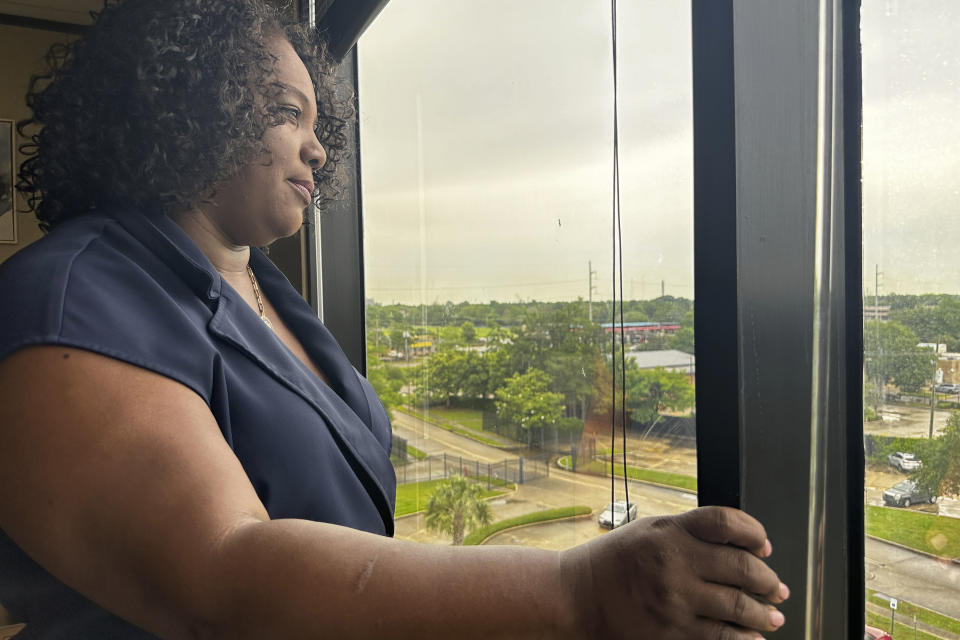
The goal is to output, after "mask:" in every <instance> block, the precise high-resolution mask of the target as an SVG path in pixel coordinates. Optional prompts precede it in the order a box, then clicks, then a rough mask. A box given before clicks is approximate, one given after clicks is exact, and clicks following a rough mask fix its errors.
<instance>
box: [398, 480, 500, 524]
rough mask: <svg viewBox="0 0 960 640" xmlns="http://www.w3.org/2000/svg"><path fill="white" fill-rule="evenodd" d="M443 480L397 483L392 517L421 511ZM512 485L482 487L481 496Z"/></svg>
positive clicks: (495, 493) (498, 492) (498, 491)
mask: <svg viewBox="0 0 960 640" xmlns="http://www.w3.org/2000/svg"><path fill="white" fill-rule="evenodd" d="M443 482H445V481H444V480H442V479H441V480H431V481H429V482H410V483H408V484H400V485H397V508H396V510H395V511H394V513H393V517H394V518H399V517H400V516H405V515H408V514H411V513H416V512H417V511H423V510H424V509H426V508H427V501H428V500H429V499H430V496H431V495H432V494H433V492H434V491H435V490H436V488H437V485H439V484H441V483H443ZM513 486H514V485H512V484H511V485H508V486H504V487H503V488H501V489H484V490H483V493H481V494H480V495H481V497H484V498H490V497H492V496H498V495H500V494H503V493H506V492H507V489H512V488H513Z"/></svg>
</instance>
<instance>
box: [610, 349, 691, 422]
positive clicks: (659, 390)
mask: <svg viewBox="0 0 960 640" xmlns="http://www.w3.org/2000/svg"><path fill="white" fill-rule="evenodd" d="M628 362H632V361H630V360H628ZM626 378H627V408H628V409H629V410H630V411H631V413H632V415H633V419H634V420H636V421H637V422H642V423H648V422H653V421H655V420H657V418H658V417H659V415H660V412H662V411H666V410H670V411H686V410H687V409H689V408H691V407H692V406H693V405H694V402H695V399H696V396H695V393H694V388H693V385H692V384H690V380H689V379H688V378H687V374H685V373H683V372H680V371H667V370H666V369H664V368H663V367H657V368H656V369H638V368H636V367H634V366H630V365H627V371H626Z"/></svg>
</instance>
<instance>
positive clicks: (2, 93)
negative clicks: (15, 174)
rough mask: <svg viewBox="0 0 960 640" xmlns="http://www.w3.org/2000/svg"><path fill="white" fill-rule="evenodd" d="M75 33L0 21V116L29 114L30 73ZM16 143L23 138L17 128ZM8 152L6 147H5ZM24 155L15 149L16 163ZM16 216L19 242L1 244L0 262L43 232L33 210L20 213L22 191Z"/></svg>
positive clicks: (15, 201) (38, 68)
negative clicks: (48, 52) (56, 44)
mask: <svg viewBox="0 0 960 640" xmlns="http://www.w3.org/2000/svg"><path fill="white" fill-rule="evenodd" d="M74 37H76V36H71V35H68V34H63V33H55V32H53V31H44V30H40V29H27V28H23V27H10V26H6V25H0V118H4V119H8V120H22V119H24V118H27V117H29V115H30V111H29V109H27V103H26V95H27V87H28V85H29V83H30V76H31V75H32V74H34V73H37V72H39V71H41V70H43V69H44V63H43V58H44V55H45V54H46V52H47V50H48V49H49V48H50V45H52V44H54V43H55V42H67V41H69V40H72V39H73V38H74ZM14 141H15V143H14V145H15V146H19V144H20V143H21V142H22V140H20V139H19V138H18V137H17V136H16V131H14ZM3 152H5V151H3ZM22 160H23V158H22V157H21V156H20V153H19V151H17V150H16V149H15V150H14V163H15V164H17V165H18V164H19V163H20V162H21V161H22ZM14 198H15V199H14V203H15V211H16V212H17V213H15V214H14V215H16V216H17V242H16V244H0V263H2V262H3V261H4V260H6V259H7V258H9V257H10V256H12V255H13V254H14V253H16V252H17V251H19V250H20V249H22V248H23V247H25V246H27V245H28V244H30V243H31V242H33V241H34V240H37V239H38V238H40V237H41V236H42V235H43V234H42V232H41V231H40V227H38V226H37V219H36V218H35V217H34V216H33V214H32V213H20V211H22V210H23V209H24V208H25V207H24V203H23V200H22V199H21V198H20V197H19V194H17V195H15V196H14Z"/></svg>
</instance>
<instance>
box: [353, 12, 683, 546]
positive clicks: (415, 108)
mask: <svg viewBox="0 0 960 640" xmlns="http://www.w3.org/2000/svg"><path fill="white" fill-rule="evenodd" d="M608 11H609V7H607V6H605V5H603V4H602V3H600V4H596V3H590V4H585V3H582V2H576V1H573V0H563V1H558V0H528V1H525V2H515V3H505V2H497V3H496V6H495V7H492V6H491V5H490V3H489V2H486V1H485V0H474V1H472V2H457V3H451V2H448V1H447V0H392V1H391V2H390V3H389V4H388V5H387V7H386V8H385V9H384V11H383V13H382V14H381V15H380V16H379V17H378V19H377V21H376V22H375V23H374V24H373V25H372V26H371V28H370V29H369V30H368V31H367V33H366V34H365V35H364V36H363V38H362V40H361V42H360V45H359V68H360V87H359V96H360V125H361V140H362V156H361V157H362V170H363V180H362V182H363V209H364V211H363V219H364V225H365V227H364V239H365V247H364V256H365V267H366V275H365V278H366V287H367V344H368V354H369V356H368V375H369V378H370V379H371V381H372V382H373V384H374V386H375V387H376V388H377V390H378V392H379V393H380V396H381V398H382V399H383V400H384V403H385V404H386V405H387V406H388V407H389V409H390V411H391V413H392V417H393V426H394V433H395V436H396V439H395V444H394V453H395V455H394V463H395V468H396V472H397V476H398V481H399V489H398V500H397V512H396V518H397V536H398V537H401V538H406V539H410V540H418V541H427V542H435V543H440V544H450V543H451V542H453V543H455V544H456V543H461V542H462V543H463V544H475V543H481V542H484V543H487V544H524V545H535V546H540V547H549V548H566V547H569V546H572V545H574V544H577V543H580V542H583V541H585V540H587V539H589V538H591V537H594V536H597V535H602V534H603V533H604V532H605V531H607V530H608V529H607V528H604V527H608V528H609V527H611V526H612V525H613V524H614V523H608V524H606V525H603V526H600V525H601V524H602V523H599V520H600V519H601V515H602V513H603V511H604V509H605V508H607V507H608V505H609V504H610V502H611V491H610V484H611V483H610V475H611V473H615V474H617V475H619V476H620V477H621V478H622V476H623V474H624V464H623V454H624V446H623V444H622V441H621V440H620V439H619V437H618V440H617V443H616V446H615V447H614V450H611V438H610V434H611V420H612V414H613V413H614V411H613V410H614V408H615V407H614V400H613V396H614V394H615V393H616V395H617V397H618V398H619V385H620V382H619V379H620V374H619V369H618V373H617V376H616V378H617V388H615V387H614V382H613V376H612V375H611V352H612V351H615V352H616V353H617V354H618V357H619V353H620V346H619V342H617V343H616V349H613V341H614V340H616V341H619V340H624V341H625V345H624V346H625V347H626V356H627V357H626V374H625V378H626V391H627V410H628V412H627V416H628V425H627V440H626V447H625V451H626V473H627V475H628V477H629V478H630V490H629V493H630V502H631V505H630V510H629V515H630V517H631V518H636V517H638V516H639V517H644V516H648V515H654V514H662V513H678V512H681V511H684V510H687V509H690V508H692V507H694V506H696V495H695V491H696V451H695V440H694V436H695V428H694V424H695V423H694V416H693V414H692V410H693V406H694V385H695V360H694V355H693V341H694V336H693V300H692V299H693V288H692V282H693V273H692V107H691V75H690V69H691V61H690V40H689V34H690V15H689V7H688V6H683V3H660V4H659V5H657V6H650V3H634V6H626V7H622V8H621V9H620V11H619V25H618V42H619V46H620V52H619V55H620V58H619V65H620V67H619V68H620V69H621V78H622V81H621V85H620V89H619V90H620V97H621V111H620V114H621V115H620V130H621V139H620V147H621V159H620V172H621V184H622V192H621V206H622V212H623V214H622V215H623V238H624V240H623V252H624V261H623V262H624V265H623V266H624V273H623V283H624V284H623V293H624V297H625V298H626V302H625V303H624V304H623V317H624V322H625V324H624V325H623V326H620V325H619V320H620V313H619V311H620V309H619V305H618V308H617V309H616V310H615V309H614V308H613V306H612V305H611V299H612V296H613V292H612V265H611V233H612V229H611V212H610V208H611V187H610V185H611V172H612V161H611V157H612V142H613V141H612V135H613V129H612V86H611V81H612V65H611V52H610V47H611V44H610V22H609V21H610V14H609V12H608ZM618 295H619V294H618ZM614 311H616V326H614V315H613V314H614ZM619 402H620V401H619V400H616V403H617V404H619ZM616 409H617V412H616V413H617V414H618V415H619V407H616ZM618 428H619V427H618ZM613 454H615V455H616V459H615V460H614V459H613ZM624 497H625V496H624V488H623V483H622V479H621V480H620V481H618V482H617V483H616V487H615V492H614V496H613V499H614V500H615V501H622V500H624ZM607 514H608V516H609V515H610V511H609V510H608V511H607ZM621 516H624V517H625V516H626V512H617V513H616V516H615V517H614V518H613V519H618V518H620V517H621ZM608 519H609V518H608ZM531 523H533V524H532V526H527V527H523V528H515V527H514V528H511V527H512V526H513V525H519V524H531ZM616 524H619V523H616Z"/></svg>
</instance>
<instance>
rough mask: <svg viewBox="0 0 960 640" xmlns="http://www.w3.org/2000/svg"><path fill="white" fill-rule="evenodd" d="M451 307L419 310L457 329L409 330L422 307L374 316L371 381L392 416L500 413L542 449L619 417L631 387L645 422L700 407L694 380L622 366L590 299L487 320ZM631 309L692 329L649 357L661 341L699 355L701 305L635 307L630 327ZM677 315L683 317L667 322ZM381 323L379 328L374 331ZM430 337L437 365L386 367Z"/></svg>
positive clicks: (669, 301)
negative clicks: (425, 409)
mask: <svg viewBox="0 0 960 640" xmlns="http://www.w3.org/2000/svg"><path fill="white" fill-rule="evenodd" d="M442 306H443V305H433V306H432V307H433V308H432V309H426V310H424V309H420V308H419V307H418V308H416V309H415V310H416V311H417V312H419V313H421V316H422V317H428V318H429V317H430V315H431V313H433V314H438V313H445V314H446V315H445V316H442V318H441V319H443V318H446V319H449V320H450V324H446V325H440V326H432V327H430V326H428V327H426V328H424V327H422V326H421V327H416V326H415V325H412V324H409V323H408V318H409V317H410V316H411V315H412V310H413V308H405V307H404V306H403V305H391V306H390V307H383V306H379V305H374V306H373V307H374V308H373V309H372V310H371V309H370V308H368V322H367V327H368V334H367V335H368V344H367V348H368V371H367V375H368V378H369V379H370V381H371V383H372V384H373V386H374V387H375V388H376V390H377V392H378V394H379V395H380V397H381V400H382V401H383V402H384V404H385V405H387V406H388V408H389V407H391V406H398V405H399V404H401V403H408V404H414V405H420V406H423V405H428V406H429V405H440V404H442V405H447V406H450V405H451V404H454V403H456V404H460V405H463V404H467V405H470V406H473V407H475V408H486V409H491V408H492V409H494V410H495V411H496V414H497V416H498V418H499V419H500V420H503V421H505V422H507V423H509V424H510V425H513V426H514V427H516V428H517V429H518V432H519V433H521V434H523V435H524V436H525V437H526V440H527V442H528V443H533V442H536V441H538V440H542V438H543V433H544V431H545V430H546V429H554V430H558V431H561V432H570V433H575V432H578V431H579V430H582V428H583V423H584V420H585V419H586V418H587V417H588V416H589V415H590V414H603V413H605V412H608V411H610V409H611V408H613V407H614V405H615V404H617V403H619V397H620V394H621V386H622V383H621V380H622V379H624V378H625V381H626V392H627V393H626V396H627V405H626V408H627V410H628V411H629V413H630V416H631V418H632V419H633V420H635V421H637V422H643V423H649V422H650V421H653V420H656V419H657V417H658V416H659V414H660V412H661V411H667V410H673V411H681V412H682V411H686V410H688V409H689V408H691V407H692V406H693V403H694V391H693V384H692V381H691V380H690V379H689V378H688V376H687V374H685V373H682V372H675V371H667V370H664V369H640V368H639V366H638V365H637V364H636V363H635V361H634V360H633V359H632V358H630V357H627V358H626V360H625V361H624V360H623V359H621V358H620V349H619V345H614V344H613V343H612V340H611V338H612V336H611V334H609V333H606V332H605V331H604V330H603V328H602V326H601V324H600V322H602V321H603V320H602V316H601V315H600V314H599V313H598V306H600V305H597V304H594V310H593V318H594V319H593V321H592V322H591V320H590V309H589V306H588V303H587V302H586V301H583V300H578V301H576V302H566V303H515V304H500V303H491V305H489V306H490V309H487V310H486V313H481V312H480V310H478V309H477V307H478V306H480V305H468V304H463V305H460V306H456V305H450V307H449V309H445V310H442V311H441V307H442ZM628 308H630V310H631V311H632V312H634V314H635V315H634V316H633V317H638V315H639V314H641V313H642V314H644V317H646V318H649V317H650V315H647V314H648V312H652V315H653V316H654V317H657V318H658V320H653V321H659V322H674V323H677V324H680V325H681V327H682V328H681V330H680V331H679V332H677V333H676V334H675V335H673V336H655V340H650V341H649V342H648V344H647V345H646V346H647V348H650V344H649V343H650V342H653V343H654V345H655V346H659V347H660V348H676V349H679V350H683V351H686V352H689V353H692V351H693V326H692V325H693V318H692V311H691V309H692V301H689V300H684V299H680V298H672V297H669V296H667V297H664V298H660V299H657V300H652V301H632V302H628V303H625V304H624V316H625V318H624V319H625V320H626V316H627V312H628ZM403 312H406V313H403ZM618 313H619V310H618ZM668 313H675V314H678V315H679V316H680V317H679V318H671V317H666V314H668ZM469 314H472V315H473V317H475V318H482V322H483V324H482V325H480V327H478V326H477V325H476V324H475V323H474V322H473V320H469V319H466V320H464V319H463V318H464V317H466V316H467V315H469ZM371 317H374V318H376V319H377V320H378V322H375V323H373V324H371V322H370V318H371ZM501 321H503V322H502V323H501ZM634 321H637V320H634ZM639 321H643V320H639ZM455 322H459V324H454V323H455ZM424 332H426V333H428V334H429V335H430V336H431V340H432V341H433V345H434V348H435V352H433V353H432V354H430V355H429V356H428V357H425V358H423V359H417V360H414V361H411V362H410V366H407V364H408V363H407V362H406V361H403V362H399V363H385V362H383V361H382V359H381V356H383V355H384V354H386V353H388V352H389V350H391V349H393V350H395V348H396V345H398V344H404V345H405V346H406V347H409V344H410V341H411V340H412V339H414V338H419V337H422V336H423V335H424ZM481 333H482V334H483V335H482V336H481ZM614 362H615V363H616V364H615V365H614V364H613V363H614ZM614 366H615V367H616V377H615V376H614V375H613V373H612V368H613V367H614ZM615 394H616V396H617V399H614V398H613V396H614V395H615ZM618 408H619V407H618Z"/></svg>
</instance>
